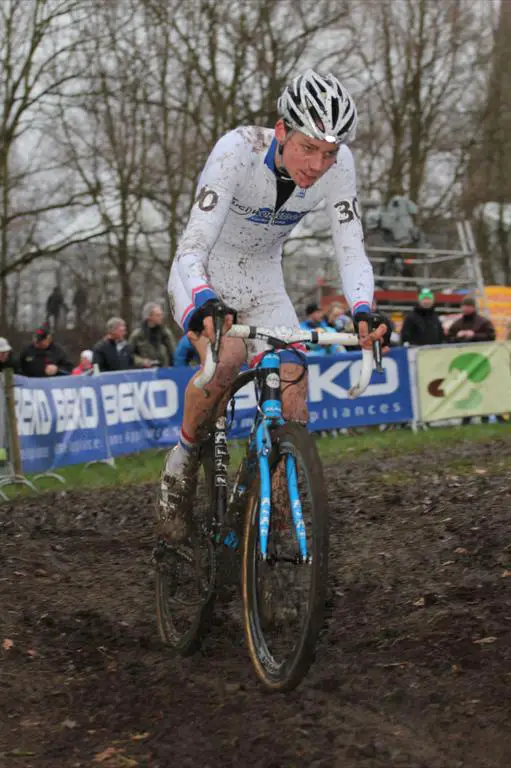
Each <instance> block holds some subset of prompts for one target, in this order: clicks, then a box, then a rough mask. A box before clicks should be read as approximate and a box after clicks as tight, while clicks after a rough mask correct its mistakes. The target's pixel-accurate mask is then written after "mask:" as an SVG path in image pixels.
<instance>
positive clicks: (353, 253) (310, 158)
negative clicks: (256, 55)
mask: <svg viewBox="0 0 511 768" xmlns="http://www.w3.org/2000/svg"><path fill="white" fill-rule="evenodd" d="M277 109H278V113H279V116H280V117H279V119H278V120H277V123H276V125H275V128H274V130H271V129H267V128H259V127H252V126H250V127H240V128H236V129H235V130H233V131H230V132H229V133H227V134H226V135H225V136H223V137H222V138H221V139H220V140H219V141H218V142H217V144H216V146H215V147H214V149H213V151H212V152H211V154H210V156H209V158H208V160H207V162H206V165H205V167H204V170H203V172H202V175H201V177H200V179H199V184H198V193H197V197H196V200H195V203H194V205H193V208H192V211H191V214H190V218H189V221H188V224H187V227H186V229H185V231H184V234H183V236H182V238H181V241H180V243H179V246H178V250H177V253H176V256H175V259H174V262H173V264H172V269H171V273H170V278H169V294H170V299H171V304H172V305H173V309H174V315H175V318H176V320H177V322H178V323H180V325H181V327H182V328H183V330H184V331H185V332H186V333H188V337H189V338H190V340H191V341H192V343H193V345H194V346H195V348H196V350H197V352H198V354H199V356H200V359H201V361H204V359H205V354H206V351H207V344H208V342H210V341H214V315H215V311H216V310H217V309H218V307H223V309H224V311H225V310H227V315H226V318H225V321H224V331H226V330H228V329H229V328H230V326H231V325H232V323H233V322H234V320H235V318H237V321H238V322H240V323H247V324H250V325H264V326H266V327H269V326H291V327H298V325H299V322H298V318H297V316H296V313H295V310H294V308H293V305H292V304H291V301H290V299H289V297H288V296H287V293H286V289H285V286H284V278H283V274H282V266H281V260H282V245H283V243H284V240H285V239H286V237H287V236H288V235H289V234H290V232H291V231H292V229H293V227H294V226H295V225H296V224H297V223H298V222H299V221H300V219H302V217H303V216H305V214H306V213H308V212H309V211H311V210H312V209H313V208H315V207H316V206H317V205H318V204H319V203H321V202H323V201H324V202H325V203H326V206H327V208H328V211H329V214H330V219H331V226H332V236H333V242H334V249H335V255H336V257H337V261H338V264H339V269H340V273H341V279H342V283H343V289H344V295H345V296H346V298H347V300H348V301H349V304H350V307H351V310H352V312H353V317H354V321H355V326H356V329H357V332H358V334H359V337H360V340H361V344H362V346H369V347H370V345H371V343H372V341H373V340H374V339H375V338H383V337H384V334H385V332H386V330H387V328H386V326H385V325H379V326H378V328H377V329H376V330H374V331H372V316H371V310H370V308H371V302H372V298H373V287H374V282H373V271H372V268H371V265H370V263H369V260H368V259H367V256H366V254H365V250H364V237H363V231H362V224H361V221H360V211H359V208H358V205H357V191H356V180H355V167H354V162H353V157H352V154H351V152H350V150H349V149H348V147H347V143H348V142H349V141H351V140H352V139H353V138H354V136H355V131H356V125H357V113H356V108H355V104H354V102H353V99H352V98H351V96H350V94H349V93H348V91H347V90H346V88H345V87H344V86H343V85H341V83H340V82H339V81H338V80H337V79H336V78H335V77H334V76H333V75H331V74H327V75H324V76H323V75H320V74H317V73H316V72H314V71H313V70H311V69H308V70H306V71H305V72H304V73H303V74H301V75H300V76H298V77H296V78H295V79H294V80H293V81H292V82H291V83H290V84H289V85H288V86H287V87H286V88H285V89H284V91H283V93H282V95H281V96H280V98H279V100H278V103H277ZM247 347H248V354H249V356H251V355H254V354H255V353H257V352H260V351H261V346H259V348H258V346H257V342H256V343H254V342H250V343H249V344H248V345H246V344H245V342H244V341H243V340H241V339H234V338H224V339H223V340H222V346H221V349H220V355H219V364H218V367H217V370H216V374H215V376H214V378H213V380H212V381H211V383H210V384H209V385H208V387H207V392H208V394H207V395H205V394H204V393H203V392H201V391H200V390H198V389H197V388H196V387H194V386H193V382H190V384H189V385H188V387H187V389H186V393H185V403H184V416H183V422H182V428H181V433H180V439H179V442H178V444H177V445H176V446H175V447H174V448H173V449H172V450H171V451H170V452H169V454H168V456H167V460H166V466H165V469H164V472H163V475H162V484H161V501H160V522H159V528H160V533H161V535H162V536H163V537H164V538H165V539H166V540H167V541H169V542H174V543H176V542H179V541H182V540H183V539H185V538H186V537H187V535H188V526H187V521H188V516H189V511H190V510H189V505H190V504H191V501H190V502H189V503H188V504H187V501H188V500H191V499H192V498H193V493H192V490H193V488H194V485H195V483H196V473H197V468H198V446H199V442H198V439H199V433H200V428H201V427H202V426H203V425H204V424H206V423H207V421H208V420H209V419H210V418H211V417H212V415H213V413H214V410H216V407H217V406H218V404H219V402H220V401H221V400H222V398H223V397H225V396H226V393H227V392H228V391H229V387H230V384H231V383H232V381H233V380H234V378H235V376H236V375H237V373H238V370H239V368H240V367H241V365H242V364H243V362H244V361H245V360H246V357H247ZM262 349H264V343H263V344H262ZM281 359H282V366H281V372H282V378H283V379H285V380H287V381H293V382H295V383H294V385H292V386H284V387H283V388H282V405H283V412H284V416H285V417H286V419H288V420H294V421H299V422H302V423H306V422H307V406H306V394H307V379H306V376H304V375H303V367H302V366H305V365H306V362H305V361H304V360H303V361H300V360H299V359H298V356H297V355H296V353H294V352H293V351H292V350H285V351H283V352H281Z"/></svg>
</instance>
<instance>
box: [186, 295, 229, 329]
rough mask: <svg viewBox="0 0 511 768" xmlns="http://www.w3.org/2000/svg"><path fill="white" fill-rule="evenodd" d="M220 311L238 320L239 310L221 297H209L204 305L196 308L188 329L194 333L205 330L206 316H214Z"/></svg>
mask: <svg viewBox="0 0 511 768" xmlns="http://www.w3.org/2000/svg"><path fill="white" fill-rule="evenodd" d="M219 312H221V313H222V314H223V315H232V316H233V318H234V322H236V315H237V312H236V310H235V309H231V308H230V307H228V306H226V304H224V302H223V301H221V300H220V299H209V300H208V301H206V302H204V304H203V305H202V307H199V309H196V310H195V312H194V313H193V315H192V316H191V318H190V322H189V323H188V330H189V331H193V332H194V333H202V331H203V330H204V318H205V317H214V316H215V315H216V314H218V313H219Z"/></svg>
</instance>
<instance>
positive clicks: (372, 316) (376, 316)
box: [353, 312, 392, 347]
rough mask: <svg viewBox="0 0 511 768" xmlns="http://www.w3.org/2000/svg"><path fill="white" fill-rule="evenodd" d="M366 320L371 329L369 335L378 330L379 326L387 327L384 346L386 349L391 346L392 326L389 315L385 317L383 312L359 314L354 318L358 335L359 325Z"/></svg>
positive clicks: (383, 341)
mask: <svg viewBox="0 0 511 768" xmlns="http://www.w3.org/2000/svg"><path fill="white" fill-rule="evenodd" d="M364 320H365V322H366V323H367V327H368V328H369V333H371V331H374V330H375V329H376V328H378V326H379V325H381V324H382V323H383V325H386V326H387V330H386V331H385V336H384V337H383V339H382V345H383V346H384V347H388V346H389V345H390V336H391V334H392V324H391V322H390V319H389V318H388V317H387V315H384V314H383V313H382V312H357V313H356V314H355V315H354V316H353V325H354V326H355V331H356V332H357V333H358V326H359V323H361V322H363V321H364Z"/></svg>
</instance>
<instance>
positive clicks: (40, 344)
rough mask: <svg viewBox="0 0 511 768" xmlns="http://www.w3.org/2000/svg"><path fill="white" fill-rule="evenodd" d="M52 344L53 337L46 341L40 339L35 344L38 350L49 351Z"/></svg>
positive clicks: (47, 338)
mask: <svg viewBox="0 0 511 768" xmlns="http://www.w3.org/2000/svg"><path fill="white" fill-rule="evenodd" d="M50 344H51V336H46V337H45V338H44V339H38V340H37V341H36V343H35V345H36V347H37V348H38V349H48V347H49V346H50Z"/></svg>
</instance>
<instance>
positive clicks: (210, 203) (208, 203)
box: [195, 187, 218, 212]
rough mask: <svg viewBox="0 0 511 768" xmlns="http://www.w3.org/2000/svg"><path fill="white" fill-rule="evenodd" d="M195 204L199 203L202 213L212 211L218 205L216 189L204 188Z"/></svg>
mask: <svg viewBox="0 0 511 768" xmlns="http://www.w3.org/2000/svg"><path fill="white" fill-rule="evenodd" d="M195 202H196V203H198V205H199V208H200V209H201V211H206V212H207V211H212V210H213V208H215V207H216V204H217V203H218V195H217V193H216V192H215V190H214V189H209V188H208V187H202V189H201V190H200V192H199V195H198V197H197V200H196V201H195Z"/></svg>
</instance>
